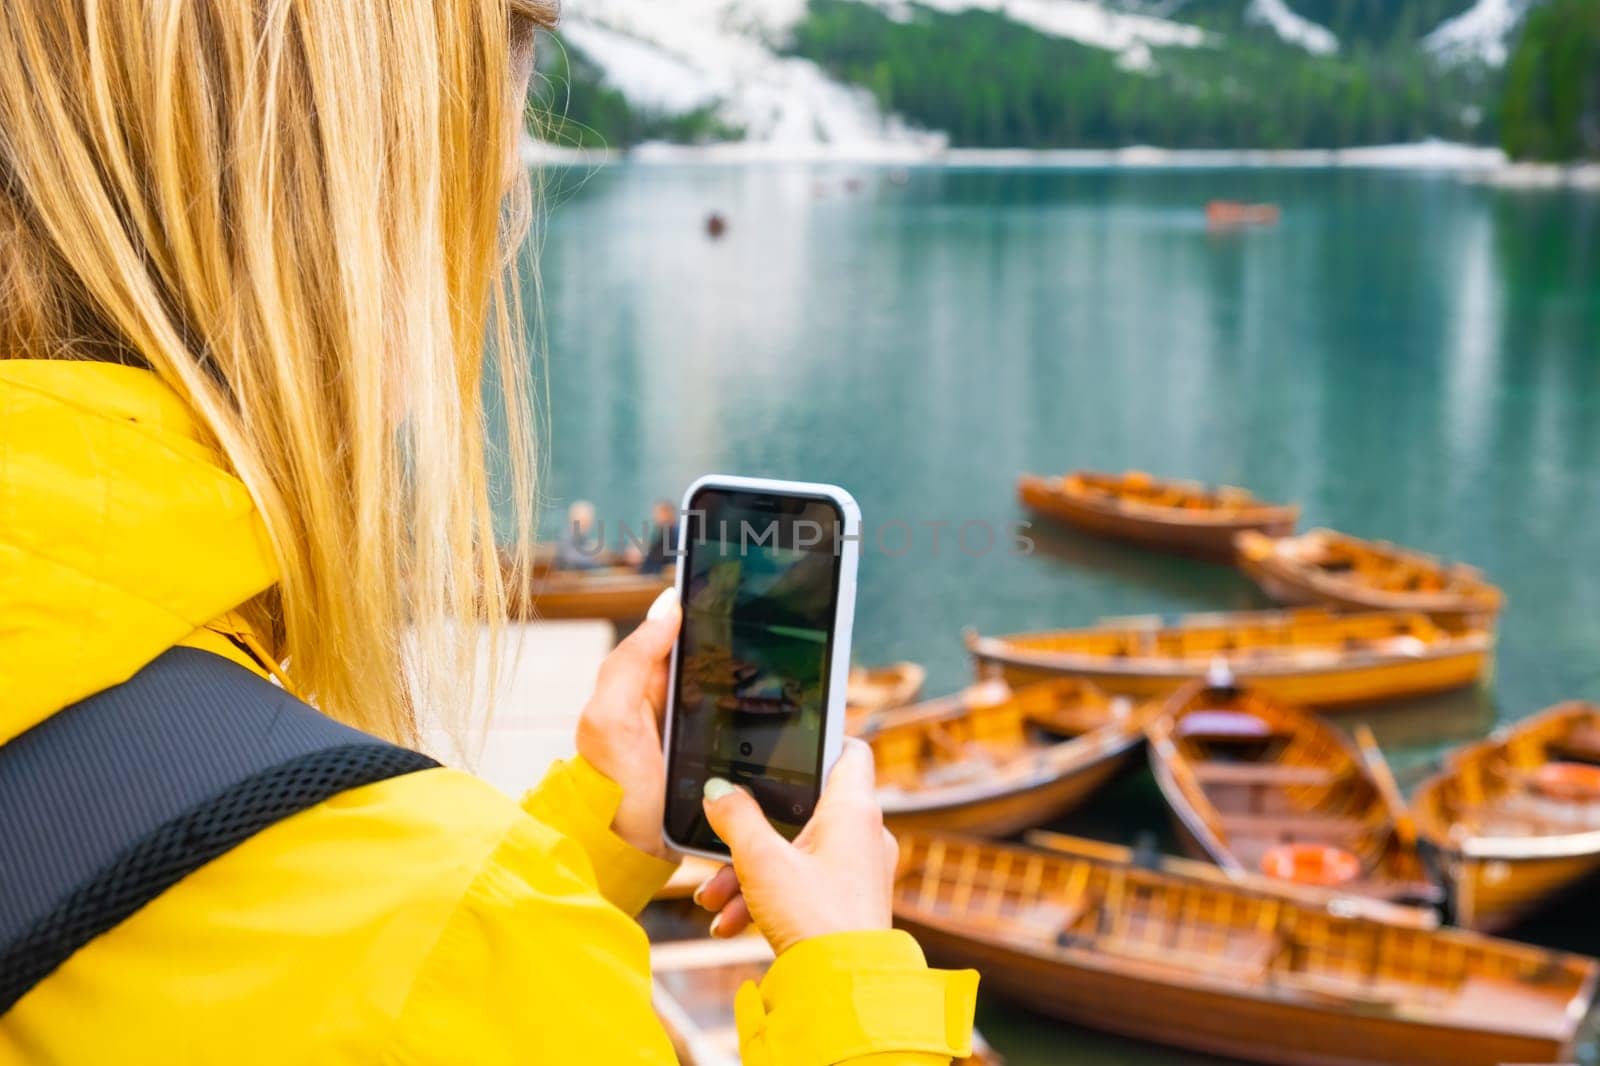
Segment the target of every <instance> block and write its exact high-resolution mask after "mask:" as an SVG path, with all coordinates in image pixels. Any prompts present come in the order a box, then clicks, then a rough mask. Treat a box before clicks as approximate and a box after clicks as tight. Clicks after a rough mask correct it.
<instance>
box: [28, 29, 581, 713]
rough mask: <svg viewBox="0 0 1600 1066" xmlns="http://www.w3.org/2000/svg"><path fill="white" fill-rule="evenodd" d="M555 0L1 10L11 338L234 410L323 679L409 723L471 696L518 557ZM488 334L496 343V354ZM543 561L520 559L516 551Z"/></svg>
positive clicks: (257, 614)
mask: <svg viewBox="0 0 1600 1066" xmlns="http://www.w3.org/2000/svg"><path fill="white" fill-rule="evenodd" d="M554 18H555V8H554V5H553V4H552V3H549V2H548V0H511V2H510V3H509V4H508V2H507V0H30V2H27V3H8V4H6V5H5V7H4V9H3V11H0V247H3V248H4V249H5V256H4V258H3V259H0V356H26V357H30V358H94V359H113V360H118V361H123V362H132V363H136V364H140V365H145V366H148V367H149V368H150V369H152V370H153V371H154V372H155V373H156V374H158V375H160V377H161V378H162V379H163V380H164V381H165V382H167V383H168V384H169V385H170V386H171V387H172V388H174V389H176V390H177V391H178V393H179V394H180V395H181V396H183V397H184V398H185V399H186V401H187V402H188V403H189V405H190V406H191V407H192V409H193V410H194V411H195V412H196V413H197V415H198V417H199V418H200V419H201V421H202V423H203V424H204V425H205V426H206V427H207V428H208V429H209V431H210V433H211V434H213V435H214V437H215V439H216V442H217V444H218V445H219V446H220V447H221V449H222V450H223V451H224V452H225V454H226V455H227V456H228V458H229V460H230V461H231V463H232V465H233V467H234V469H235V471H236V472H237V473H238V475H239V477H240V478H241V479H242V480H243V481H244V483H245V484H246V485H247V486H248V487H249V490H250V492H251V494H252V496H253V497H254V499H255V501H256V504H257V505H258V507H259V508H260V511H261V514H262V516H263V518H264V519H265V523H266V527H267V530H268V533H269V535H270V538H271V541H272V545H273V550H274V552H275V554H276V556H277V561H278V564H279V568H280V574H281V579H280V582H279V584H278V586H277V587H276V588H275V589H274V590H272V591H271V592H269V593H268V594H266V595H265V596H262V597H260V598H258V600H256V601H254V602H252V603H251V604H249V605H247V606H246V607H245V610H246V613H247V615H249V616H250V617H251V619H252V621H253V622H254V623H255V624H256V625H257V626H258V628H260V629H261V630H262V631H263V632H264V633H266V634H270V635H271V636H270V639H271V641H272V643H273V649H274V654H275V655H277V656H279V657H281V658H282V659H284V660H285V661H286V662H287V664H288V671H289V675H290V677H291V678H292V679H293V680H294V682H295V684H296V686H297V688H298V689H299V690H300V691H301V694H302V695H304V696H306V697H307V698H309V699H311V700H313V701H314V702H315V703H317V705H318V706H320V707H321V708H322V709H323V710H324V711H325V712H327V713H329V714H331V715H333V716H334V717H337V718H339V719H341V720H344V721H347V722H350V723H352V724H354V725H356V726H359V727H362V728H365V729H369V730H371V731H373V732H376V733H379V734H380V735H384V736H388V737H391V738H396V739H403V740H406V739H413V738H414V737H415V736H416V732H417V723H416V718H415V715H414V713H413V698H412V693H415V695H416V699H418V700H422V701H426V703H427V704H428V706H429V709H430V714H435V713H437V714H440V715H443V716H446V717H448V716H449V715H450V714H451V713H452V712H459V711H462V710H464V709H465V707H466V704H467V701H468V700H469V699H470V698H471V678H472V675H473V665H474V658H475V647H476V642H477V632H478V630H477V625H476V623H477V622H479V621H486V622H489V623H490V624H491V625H493V624H495V623H496V622H497V621H499V620H500V619H502V618H503V617H504V603H505V591H504V589H503V586H502V582H501V574H500V570H499V567H498V565H497V554H496V546H495V538H494V532H493V521H492V508H491V501H490V493H489V486H488V472H487V466H488V458H489V456H488V451H489V447H490V445H489V443H488V440H489V434H488V430H487V415H488V413H489V412H488V410H487V409H486V406H485V403H484V401H483V398H482V395H481V390H482V388H483V384H484V372H485V366H486V359H487V364H488V365H491V366H492V368H493V377H494V378H495V379H496V382H495V383H496V384H497V386H498V392H499V395H500V396H502V397H503V401H502V403H501V405H500V406H501V407H502V408H503V415H504V420H505V424H506V427H507V440H508V442H509V443H508V444H507V445H506V448H507V455H506V456H505V458H504V464H503V465H504V466H505V468H506V469H507V470H508V471H509V481H510V484H511V496H512V499H511V506H510V509H511V511H512V512H513V514H514V523H513V524H514V525H515V531H514V535H513V538H512V539H513V540H514V542H515V549H514V553H513V554H514V555H515V556H516V558H517V559H518V560H519V564H520V565H518V566H517V567H516V572H517V573H518V574H519V575H522V574H525V573H526V569H527V565H526V564H527V557H528V542H529V536H530V531H531V528H532V476H533V459H534V450H533V445H532V436H531V432H530V431H529V426H530V423H531V418H530V397H531V389H532V385H531V378H530V375H529V373H528V367H527V357H526V354H525V345H524V344H523V342H522V340H521V337H520V333H521V329H522V321H521V319H522V315H521V311H520V308H519V306H518V299H517V289H516V287H515V278H514V276H513V268H514V266H515V264H514V262H513V260H514V258H515V249H516V247H517V245H518V244H519V242H520V239H521V236H522V233H523V230H524V228H525V226H524V220H525V219H526V217H527V205H528V202H529V197H528V195H527V183H526V180H525V179H524V180H523V181H521V182H518V183H515V184H514V186H513V188H512V191H511V192H510V193H508V192H507V187H506V175H507V165H506V164H502V162H501V161H502V160H506V159H509V158H512V157H513V156H512V154H513V153H514V152H515V150H516V144H515V139H516V137H517V136H518V131H519V130H520V128H521V123H520V121H519V120H520V115H521V111H522V104H523V101H522V100H521V99H520V98H519V97H518V96H517V95H516V92H515V85H516V84H517V83H518V82H519V81H520V79H519V78H517V77H516V76H515V75H516V73H517V71H516V67H517V66H518V65H519V64H520V63H526V62H529V61H531V49H532V42H531V36H532V25H533V24H543V25H547V26H548V25H550V24H551V23H552V22H553V21H554ZM486 350H487V357H486V354H485V353H486ZM522 580H525V579H522Z"/></svg>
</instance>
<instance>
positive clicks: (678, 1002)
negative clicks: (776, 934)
mask: <svg viewBox="0 0 1600 1066" xmlns="http://www.w3.org/2000/svg"><path fill="white" fill-rule="evenodd" d="M771 965H772V949H771V948H769V947H768V946H767V942H766V941H765V940H763V939H761V937H759V936H753V935H751V936H739V937H734V938H733V939H731V940H709V939H708V940H680V941H673V942H670V943H665V944H654V945H652V946H651V948H650V967H651V970H652V971H653V973H654V977H655V981H654V990H653V992H652V996H651V999H652V1002H653V1003H654V1005H655V1009H656V1015H657V1016H658V1017H659V1018H660V1019H661V1023H662V1025H663V1026H665V1027H666V1030H667V1035H668V1036H670V1037H671V1038H672V1046H673V1048H674V1049H675V1050H676V1051H677V1053H678V1061H679V1062H680V1063H682V1064H683V1066H738V1063H739V1031H738V1029H737V1028H736V1026H735V1025H734V1018H733V997H734V994H735V993H736V992H737V991H738V990H739V986H740V985H742V984H744V983H745V982H746V981H760V980H761V978H762V976H763V975H764V974H765V973H766V972H767V968H768V967H769V966H771ZM972 1052H973V1053H972V1055H971V1057H969V1058H966V1059H962V1060H961V1062H960V1064H959V1066H1002V1064H1003V1062H1004V1060H1003V1059H1002V1058H1001V1057H1000V1056H999V1055H997V1054H995V1053H994V1051H992V1050H991V1049H990V1048H989V1046H988V1045H987V1044H986V1043H984V1040H983V1037H982V1036H980V1035H979V1034H978V1033H976V1032H974V1033H973V1034H972Z"/></svg>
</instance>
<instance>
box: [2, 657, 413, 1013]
mask: <svg viewBox="0 0 1600 1066" xmlns="http://www.w3.org/2000/svg"><path fill="white" fill-rule="evenodd" d="M437 765H438V764H437V763H435V762H434V761H433V760H432V759H430V758H428V757H427V756H425V755H421V754H419V753H417V752H414V751H409V750H407V749H405V748H400V747H396V746H394V745H392V744H388V743H385V742H383V741H380V740H378V739H377V738H375V737H372V736H369V735H367V734H365V733H362V732H359V731H357V730H355V729H351V728H349V727H347V726H343V725H340V724H339V723H337V722H335V721H333V720H332V719H330V718H328V717H327V716H325V715H323V714H320V713H318V712H317V711H316V710H315V709H313V708H311V707H308V706H306V705H305V704H304V703H301V702H300V701H299V700H297V699H295V698H294V697H293V696H290V695H289V694H288V693H286V692H284V691H283V690H282V689H280V688H278V687H277V686H275V685H272V684H270V683H268V682H266V681H263V680H262V679H261V678H259V677H257V676H256V675H255V674H253V673H251V672H250V671H249V670H246V669H244V668H243V667H241V666H239V665H237V664H236V663H232V662H229V661H228V660H226V659H224V658H222V657H221V656H217V655H212V654H210V653H208V652H203V651H199V650H196V649H193V648H173V649H171V650H169V651H168V652H166V653H165V654H163V655H162V656H161V657H160V658H158V659H157V660H155V662H153V663H151V664H150V665H148V666H146V667H145V668H144V669H143V670H141V671H140V672H139V673H138V674H136V675H135V676H134V677H133V678H132V679H131V680H129V681H127V682H125V683H124V684H121V685H117V686H116V687H114V688H110V689H107V690H106V691H104V692H101V693H99V694H97V695H95V696H91V697H90V698H89V699H86V700H84V701H83V702H81V703H77V704H74V705H73V706H71V707H68V708H66V709H65V710H63V711H60V712H58V713H56V714H54V715H52V716H51V717H50V718H48V719H46V720H45V721H43V722H41V723H40V724H39V725H37V726H35V727H34V728H32V729H30V730H28V731H27V732H25V733H22V734H21V735H19V736H17V737H15V738H13V739H12V740H11V741H9V742H7V743H6V744H5V745H4V746H0V1014H3V1013H4V1012H5V1011H7V1010H9V1009H10V1007H11V1006H12V1004H14V1003H15V1002H16V1001H17V1000H18V999H20V998H21V997H22V996H23V995H24V994H25V993H26V992H27V991H28V990H29V989H31V988H32V987H33V986H34V985H36V984H38V983H39V982H40V981H41V980H43V979H44V978H45V977H47V976H49V975H50V974H51V973H52V972H54V971H55V969H56V968H57V967H58V966H60V965H61V964H62V963H63V962H65V961H66V960H67V959H68V958H69V957H70V956H71V955H72V954H73V953H74V952H75V951H77V950H78V949H79V948H80V947H82V946H83V945H84V944H87V943H88V942H89V941H90V940H92V939H94V938H95V937H97V936H99V935H100V934H101V933H103V932H106V931H107V930H109V929H111V928H112V927H114V926H116V925H117V924H118V923H119V922H121V921H122V920H123V919H125V918H127V917H128V916H129V915H131V914H133V913H134V912H135V911H137V910H138V909H139V908H140V907H142V906H144V905H145V904H146V903H148V902H149V901H150V900H152V899H154V898H155V897H157V896H159V895H160V894H161V893H162V892H164V891H166V889H168V888H170V887H171V886H172V885H174V884H176V883H177V882H178V881H179V880H180V879H182V878H183V877H184V876H185V875H187V874H188V873H190V872H191V871H193V870H196V869H198V868H200V867H201V866H204V865H205V864H206V863H208V862H210V861H211V860H212V859H214V858H216V857H217V856H219V855H221V854H223V853H224V852H226V851H228V850H229V849H230V848H233V847H234V846H236V845H238V844H240V843H242V842H243V841H245V840H248V839H249V838H250V837H251V836H253V835H255V834H256V833H258V832H260V831H261V830H263V829H266V828H267V827H268V826H271V825H273V824H275V823H277V822H279V821H281V820H283V819H285V818H287V817H289V816H290V815H292V814H295V813H297V812H299V811H303V810H306V809H307V808H309V807H313V806H315V805H316V804H318V803H320V802H322V801H323V800H325V799H327V798H329V797H330V796H334V795H336V794H338V793H340V792H343V791H345V790H347V789H351V788H355V787H358V786H360V785H365V784H370V783H372V782H374V781H381V780H383V779H385V778H389V777H396V776H398V775H400V774H406V773H411V772H412V771H415V770H421V769H426V768H429V767H433V766H437Z"/></svg>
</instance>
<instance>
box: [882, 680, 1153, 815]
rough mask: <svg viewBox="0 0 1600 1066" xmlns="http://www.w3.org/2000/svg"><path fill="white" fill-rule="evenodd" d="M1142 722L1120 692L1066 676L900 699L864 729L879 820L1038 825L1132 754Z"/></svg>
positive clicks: (1077, 800) (1075, 802)
mask: <svg viewBox="0 0 1600 1066" xmlns="http://www.w3.org/2000/svg"><path fill="white" fill-rule="evenodd" d="M1142 723H1143V714H1142V713H1141V712H1140V711H1139V710H1137V709H1136V708H1135V707H1134V706H1133V704H1132V703H1131V702H1130V701H1128V700H1126V699H1113V698H1110V697H1108V696H1106V695H1105V694H1104V693H1102V692H1100V691H1098V690H1097V689H1094V688H1092V687H1091V686H1088V685H1085V684H1083V683H1082V682H1078V681H1071V680H1056V681H1047V682H1044V683H1042V684H1036V685H1030V686H1028V687H1027V688H1024V689H1020V690H1018V691H1017V692H1012V691H1011V690H1010V689H1009V688H1007V687H1006V686H1005V685H1004V684H1003V683H1001V682H997V681H990V682H980V683H979V684H976V685H973V686H971V687H970V688H968V689H967V690H966V691H965V692H963V693H960V694H959V695H957V696H954V697H950V698H947V699H943V700H935V701H932V702H930V703H926V704H921V705H919V706H917V707H913V708H907V709H906V710H904V711H902V712H897V713H896V714H895V715H894V718H893V720H892V721H890V722H889V723H887V724H885V725H883V726H881V727H880V728H878V729H876V730H874V731H873V732H872V733H871V734H870V735H869V736H868V737H867V742H868V743H869V744H871V745H872V751H873V755H874V757H875V759H876V762H877V769H878V802H879V804H880V805H881V806H882V808H883V816H884V821H885V822H886V823H887V825H888V826H889V828H890V829H892V830H894V831H895V832H901V831H903V830H915V829H930V828H939V829H946V830H959V831H961V832H966V833H974V834H978V835H983V836H1005V835H1007V834H1009V833H1015V832H1017V831H1019V830H1022V829H1027V828H1030V827H1032V826H1036V825H1041V824H1043V823H1045V822H1048V821H1050V820H1052V819H1054V818H1057V817H1059V816H1061V815H1063V814H1066V813H1067V812H1068V811H1071V810H1073V809H1074V808H1076V807H1077V806H1079V805H1080V804H1081V803H1083V801H1084V800H1085V799H1087V798H1088V797H1089V796H1090V795H1091V794H1092V793H1094V791H1095V790H1096V789H1098V788H1100V786H1101V785H1103V784H1105V783H1106V782H1107V781H1109V780H1111V778H1113V777H1114V776H1115V775H1116V774H1117V772H1118V771H1119V770H1121V769H1123V768H1124V767H1126V766H1127V765H1128V764H1129V763H1130V762H1131V761H1132V759H1133V757H1134V755H1135V754H1136V753H1137V751H1138V748H1139V745H1140V744H1142V743H1143V741H1144V735H1143V732H1142Z"/></svg>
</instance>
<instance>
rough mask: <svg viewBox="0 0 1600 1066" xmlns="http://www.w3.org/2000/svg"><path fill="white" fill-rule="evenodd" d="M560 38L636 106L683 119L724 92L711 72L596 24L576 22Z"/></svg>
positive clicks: (563, 26)
mask: <svg viewBox="0 0 1600 1066" xmlns="http://www.w3.org/2000/svg"><path fill="white" fill-rule="evenodd" d="M561 38H562V41H563V43H565V44H566V45H567V46H568V47H569V48H571V49H572V50H573V51H575V52H578V53H580V54H581V55H583V56H584V57H585V58H587V59H588V60H589V61H590V62H592V63H593V64H594V65H595V66H597V67H599V68H600V69H601V71H602V72H603V73H604V76H605V80H606V84H607V85H609V86H610V87H611V88H613V89H616V90H617V91H618V92H620V93H622V95H623V96H626V97H627V98H628V103H630V104H633V105H634V106H637V107H644V108H648V109H650V110H652V111H660V112H663V113H665V114H672V115H675V114H682V113H683V112H685V111H693V110H694V109H696V108H699V107H705V106H706V105H707V104H710V103H713V102H715V100H716V98H717V93H718V92H719V91H720V90H721V89H722V88H723V87H722V86H721V85H719V84H718V83H717V82H716V80H715V79H714V78H712V77H711V76H710V75H709V74H708V72H706V71H704V70H699V69H696V68H695V67H694V66H692V65H691V64H689V63H688V62H685V61H684V60H682V59H680V58H679V57H677V56H675V55H672V54H671V53H669V52H665V51H663V50H661V49H660V48H657V47H655V46H654V45H651V44H648V43H647V42H645V41H641V40H639V39H637V38H634V37H629V36H627V35H626V34H622V33H617V32H616V31H614V30H610V29H607V28H606V27H604V26H600V25H597V24H595V23H593V22H584V21H582V20H580V19H572V20H571V21H570V22H567V23H565V24H563V25H562V27H561Z"/></svg>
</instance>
